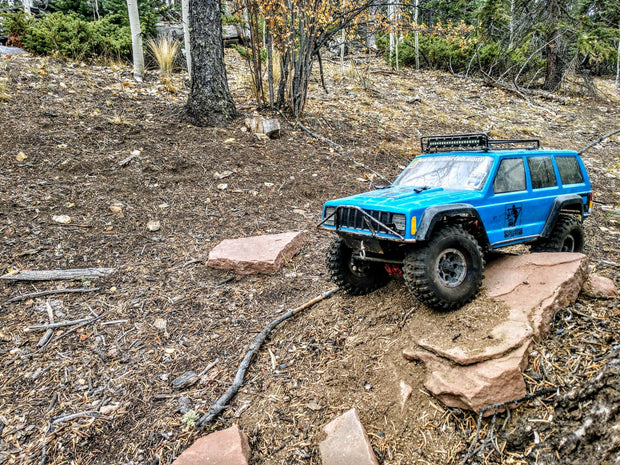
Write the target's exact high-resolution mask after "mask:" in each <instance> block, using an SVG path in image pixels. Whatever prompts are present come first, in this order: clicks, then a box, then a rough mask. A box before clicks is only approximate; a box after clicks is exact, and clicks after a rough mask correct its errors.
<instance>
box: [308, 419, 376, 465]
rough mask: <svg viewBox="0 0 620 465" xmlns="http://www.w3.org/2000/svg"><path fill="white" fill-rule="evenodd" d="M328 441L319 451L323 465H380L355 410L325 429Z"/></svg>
mask: <svg viewBox="0 0 620 465" xmlns="http://www.w3.org/2000/svg"><path fill="white" fill-rule="evenodd" d="M323 430H324V431H325V432H326V433H327V439H325V440H324V441H321V443H320V444H319V449H320V451H321V459H322V463H323V465H351V464H355V465H379V462H378V461H377V458H376V457H375V453H374V452H373V450H372V447H371V445H370V441H369V439H368V434H366V430H365V429H364V426H363V425H362V423H361V421H360V417H359V415H358V413H357V410H356V409H355V408H352V409H351V410H349V411H347V412H345V413H343V414H342V415H340V416H339V417H338V418H336V419H334V420H332V421H331V422H330V423H328V424H327V425H325V426H324V427H323Z"/></svg>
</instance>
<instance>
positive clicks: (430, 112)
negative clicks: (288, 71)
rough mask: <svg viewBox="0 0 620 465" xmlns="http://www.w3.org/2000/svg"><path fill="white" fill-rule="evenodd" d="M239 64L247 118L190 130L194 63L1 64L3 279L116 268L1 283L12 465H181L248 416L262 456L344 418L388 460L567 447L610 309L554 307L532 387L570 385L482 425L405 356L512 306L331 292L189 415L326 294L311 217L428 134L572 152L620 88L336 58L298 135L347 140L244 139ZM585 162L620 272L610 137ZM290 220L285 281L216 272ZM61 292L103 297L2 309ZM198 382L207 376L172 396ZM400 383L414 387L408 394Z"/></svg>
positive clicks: (610, 328)
mask: <svg viewBox="0 0 620 465" xmlns="http://www.w3.org/2000/svg"><path fill="white" fill-rule="evenodd" d="M227 61H228V70H229V79H230V82H231V88H232V91H233V94H234V97H235V100H236V102H237V105H238V109H239V111H240V112H241V114H242V116H241V117H240V118H239V119H237V120H236V121H234V122H233V123H232V124H231V125H230V126H228V127H225V128H197V127H192V126H189V125H187V124H186V123H184V122H183V121H182V119H181V118H180V114H181V110H182V105H183V103H184V101H185V99H186V96H187V83H186V82H185V81H184V76H183V75H181V74H178V75H175V76H174V78H173V79H171V80H162V79H159V78H158V76H157V74H156V72H154V71H153V72H152V73H151V74H150V75H149V76H148V78H147V80H146V81H145V82H144V83H141V84H138V83H135V82H133V81H132V80H131V79H130V73H129V71H130V70H129V69H128V68H126V67H120V66H112V67H102V66H87V65H81V64H75V63H67V62H62V61H58V60H52V59H40V58H25V57H0V241H1V242H0V243H1V247H0V274H5V273H9V272H11V271H15V270H45V269H65V268H84V267H108V268H114V270H115V272H114V273H113V274H112V275H111V276H109V277H106V278H102V279H93V280H89V281H83V282H49V281H48V282H28V283H24V282H21V283H14V282H9V281H1V282H0V305H1V307H0V355H1V357H0V366H1V371H0V464H13V463H49V464H63V463H72V464H104V463H105V464H107V463H119V464H127V465H128V464H136V465H137V464H149V465H155V464H159V463H161V464H169V463H171V462H172V461H173V460H174V459H175V458H176V457H177V456H178V455H179V454H180V453H181V452H182V451H183V450H184V449H185V448H186V447H188V446H189V445H190V444H191V443H192V442H193V441H194V440H196V439H197V438H198V437H200V436H201V435H204V434H207V433H209V432H212V431H214V430H217V429H221V428H224V427H228V426H230V425H232V424H234V423H238V424H239V425H240V426H241V428H242V429H243V430H244V431H245V433H246V434H247V435H248V436H249V439H250V443H251V446H252V457H251V463H252V464H272V463H274V464H275V463H277V464H297V463H298V464H317V463H320V456H319V451H318V443H319V442H320V440H321V439H322V438H323V437H324V433H323V432H322V426H323V425H325V424H326V423H327V422H328V421H330V420H331V419H332V418H334V417H335V416H337V415H339V414H341V413H343V412H344V411H346V410H348V409H349V408H351V407H356V408H357V409H358V411H359V412H360V416H361V419H362V422H363V423H364V426H365V427H366V429H367V431H368V434H369V437H370V440H371V442H372V446H373V448H374V450H375V453H376V455H377V457H378V459H379V462H380V463H383V464H417V463H420V464H439V463H441V464H453V463H454V464H456V463H461V462H462V461H463V460H464V459H465V458H466V453H467V451H468V450H469V449H470V446H471V450H472V451H474V450H476V448H477V449H478V450H477V452H476V454H475V455H472V454H469V455H470V456H471V457H469V458H467V461H468V463H485V462H487V463H506V464H519V463H536V460H537V457H538V456H539V455H540V454H543V455H544V456H545V457H551V458H549V460H553V459H554V455H553V453H551V454H549V453H548V452H549V450H552V449H550V447H551V446H549V447H547V443H546V442H545V440H546V439H547V437H550V436H551V433H552V432H553V428H551V429H549V428H548V425H549V424H553V421H554V415H555V410H554V409H555V407H554V402H555V400H556V397H557V393H560V395H563V394H565V393H566V392H569V391H570V389H571V388H573V387H576V386H579V385H581V384H582V383H587V382H589V380H590V379H592V378H593V377H594V376H595V375H596V374H597V373H598V372H599V371H600V370H601V369H602V367H604V366H605V364H606V361H607V357H608V355H609V354H611V353H613V350H614V348H616V347H617V346H618V344H619V343H620V341H619V336H618V335H619V334H620V332H619V331H620V323H619V320H618V316H619V313H620V309H618V301H617V300H611V301H605V300H600V301H599V300H591V299H587V298H585V297H582V298H580V300H579V301H578V302H577V303H576V304H575V305H573V306H571V307H570V308H567V309H564V310H561V311H560V312H558V314H557V315H556V319H555V322H554V329H553V331H552V333H551V334H550V336H549V337H548V338H547V339H545V340H543V341H539V342H538V343H537V344H536V347H535V350H533V352H532V353H531V354H530V367H529V368H528V370H527V371H526V374H525V375H526V381H527V384H528V389H529V392H531V393H534V392H537V391H539V390H540V389H543V388H556V387H557V390H556V391H555V392H554V393H547V394H546V395H544V396H538V397H536V398H535V399H533V400H532V401H530V402H527V403H524V404H523V405H522V406H521V407H519V408H518V409H516V410H513V411H512V412H511V413H505V414H501V415H499V416H498V417H497V418H496V419H494V420H492V421H491V420H485V421H484V422H482V423H481V428H480V431H479V434H478V435H476V429H477V428H476V426H477V425H476V422H477V415H474V414H471V413H468V412H463V411H459V410H454V409H446V408H445V407H443V406H442V405H441V404H440V403H439V402H438V401H436V400H433V399H432V398H431V397H430V395H429V394H428V393H427V392H426V391H425V390H424V388H423V386H422V382H423V379H424V368H423V367H422V366H421V365H420V364H417V363H412V362H408V361H406V360H405V359H404V358H403V357H402V349H403V348H405V347H407V346H408V344H409V341H410V339H411V334H420V333H423V332H425V331H432V330H433V328H436V327H442V328H445V330H446V332H450V334H452V333H454V334H455V333H457V332H461V333H463V338H466V337H468V335H469V337H473V336H472V335H475V334H478V332H480V331H482V330H481V329H480V327H481V325H482V326H484V325H485V324H487V325H489V324H491V323H492V321H493V320H494V319H495V318H496V315H495V314H494V312H493V311H491V312H489V307H488V305H485V303H484V297H483V298H482V300H479V301H475V302H473V303H472V304H469V305H468V306H466V307H464V308H463V309H460V310H458V311H456V312H452V313H438V312H434V311H431V310H429V309H427V308H425V307H423V306H421V305H420V304H418V303H417V302H416V301H415V299H413V298H412V297H411V296H410V295H409V294H408V293H407V291H406V289H405V287H404V285H403V283H402V281H400V280H398V279H395V280H394V281H392V282H391V283H390V284H389V285H388V286H386V287H385V288H383V289H380V290H378V291H376V292H374V293H372V294H370V295H367V296H362V297H351V296H348V295H344V294H341V293H338V294H336V295H335V296H334V297H332V298H330V299H328V300H325V301H323V302H321V303H319V304H317V305H316V306H314V307H313V308H311V309H309V310H307V311H305V312H304V313H303V314H301V315H299V316H298V317H296V318H294V319H292V320H289V321H288V322H286V323H284V324H283V325H282V326H281V327H279V328H278V329H276V330H275V331H274V333H273V334H272V336H271V338H270V339H269V340H268V341H267V343H266V344H265V345H264V346H263V348H262V349H261V351H260V352H259V354H258V356H257V357H256V358H255V360H254V362H253V364H252V367H251V369H250V371H249V373H248V375H247V377H246V381H245V383H244V385H243V387H242V388H241V390H240V392H239V394H238V395H237V397H235V399H234V400H233V401H232V403H231V405H230V408H229V409H227V410H226V411H225V412H224V413H223V414H222V415H221V416H220V417H219V418H218V419H217V421H216V422H215V423H213V424H209V425H207V426H206V427H205V428H204V429H203V430H201V431H196V430H195V429H194V427H193V421H195V419H196V418H197V415H201V414H203V413H204V412H205V411H206V410H207V409H208V408H209V406H210V405H211V403H212V402H214V401H215V400H216V399H217V398H218V397H219V396H220V395H221V394H222V393H223V392H224V391H225V390H226V389H227V388H228V387H229V385H230V383H231V382H232V379H233V377H234V374H235V371H236V368H237V365H238V363H239V362H240V360H241V359H242V357H243V356H244V354H245V352H246V350H247V347H248V345H249V343H250V342H251V340H252V338H253V337H254V336H255V335H256V334H257V333H258V332H260V331H261V330H262V329H263V328H264V327H265V326H266V324H267V323H268V322H270V321H271V320H273V319H274V318H276V317H277V316H279V315H280V314H281V313H282V312H284V311H287V310H290V309H292V308H294V307H297V306H299V305H301V304H303V303H304V302H306V301H308V300H310V299H311V298H313V297H315V296H317V295H319V294H320V293H322V292H324V291H326V290H328V289H330V288H332V287H333V285H332V284H331V283H329V282H328V280H327V278H326V272H325V267H324V255H325V251H326V248H327V245H328V243H329V241H330V239H331V237H330V236H329V235H328V234H325V233H322V232H319V231H318V230H316V228H315V225H316V224H317V223H318V220H319V217H320V211H321V206H322V204H323V202H324V201H326V200H327V199H330V198H334V197H341V196H344V195H349V194H353V193H357V192H361V191H364V190H369V189H371V186H370V181H372V180H373V179H375V177H376V176H375V174H374V173H375V172H376V173H379V174H381V175H382V176H384V177H386V178H388V179H394V177H395V176H396V175H397V174H398V173H399V172H400V171H401V170H402V168H403V167H404V166H405V165H406V164H407V163H408V162H409V161H410V159H411V158H412V157H413V156H414V155H416V154H417V153H419V143H418V137H419V136H420V135H429V134H441V133H469V132H489V133H490V134H491V135H492V136H494V137H498V138H501V137H504V138H510V137H538V138H540V139H541V141H542V143H543V146H545V147H548V148H559V149H576V150H579V149H581V148H582V147H584V146H585V145H586V144H588V143H589V142H590V141H592V140H594V139H596V138H597V137H598V136H600V135H602V134H604V133H606V132H608V131H611V130H613V129H616V128H617V126H618V122H619V121H620V96H619V95H618V93H617V92H616V91H615V90H614V89H613V86H612V84H613V83H612V82H611V81H600V82H598V85H599V87H600V89H601V90H602V92H603V93H604V95H603V96H602V97H601V98H600V99H598V100H595V99H592V98H589V97H582V96H573V95H566V96H565V99H566V100H565V101H563V102H561V101H556V100H543V99H540V98H533V97H532V98H529V99H524V98H523V97H522V96H520V95H517V94H512V93H509V92H506V91H504V90H501V89H498V88H496V87H493V86H487V85H482V84H479V83H476V82H473V81H469V80H466V79H461V78H457V77H453V76H451V75H448V74H445V73H439V72H419V73H416V72H414V71H411V70H404V71H400V72H398V73H397V72H394V71H392V70H391V69H389V68H388V67H386V66H385V64H384V63H382V62H381V61H379V60H376V59H372V60H369V61H365V62H363V63H362V62H360V63H358V64H356V65H353V66H351V65H348V66H347V67H346V69H344V70H342V69H340V66H339V65H338V64H336V63H327V86H328V90H329V93H326V92H325V91H324V90H323V89H322V88H321V87H319V84H318V76H315V82H313V84H312V89H311V92H310V97H309V102H308V107H307V110H306V115H305V125H306V126H307V127H308V128H310V129H311V130H312V131H314V132H316V133H318V134H321V135H322V136H324V137H327V138H329V139H330V140H331V141H333V142H334V143H336V144H338V146H339V147H340V149H339V151H336V150H334V148H333V146H332V145H330V144H328V143H326V142H325V141H320V140H317V139H315V138H313V137H311V136H310V135H309V134H308V133H306V132H304V131H303V130H301V129H300V128H298V127H294V126H293V125H291V124H289V123H288V122H287V121H286V120H285V119H284V118H282V117H281V116H280V115H278V117H279V118H280V119H281V122H282V129H283V131H282V138H281V139H279V140H268V141H263V140H258V139H257V138H256V137H255V136H254V135H253V134H250V133H249V132H247V131H246V130H245V129H244V123H243V119H244V117H245V116H251V115H252V113H253V112H254V110H255V108H254V105H253V103H252V99H251V94H250V90H249V88H250V80H249V78H248V77H247V73H246V69H245V64H244V63H243V62H242V61H240V59H239V58H238V57H237V56H235V55H234V54H232V53H231V54H230V55H228V56H227ZM339 152H341V153H339ZM584 159H585V162H586V164H587V165H588V168H589V172H590V176H591V178H592V182H593V186H594V191H595V192H596V197H595V200H596V204H595V209H594V213H593V215H592V217H591V218H590V219H588V221H587V222H586V232H587V236H588V241H587V248H586V252H587V254H588V256H589V258H590V265H591V268H592V270H593V271H595V272H597V273H599V274H601V275H604V276H607V277H610V278H612V279H613V280H614V281H615V283H616V284H617V285H618V284H620V274H619V273H618V271H619V267H620V251H619V250H618V246H617V243H618V239H619V234H620V228H619V227H618V223H617V222H616V221H617V220H616V217H614V215H613V214H612V213H610V211H611V210H613V209H614V208H618V204H619V203H620V184H619V181H618V180H619V178H620V144H619V139H618V136H616V137H615V138H612V139H611V140H606V141H604V142H602V143H600V144H598V145H597V146H595V147H594V148H593V149H592V150H589V151H588V152H586V154H585V156H584ZM603 207H605V210H603ZM67 217H68V218H67ZM155 222H159V224H158V227H157V225H156V223H155ZM292 230H305V231H306V235H305V243H304V246H303V249H302V250H301V252H300V253H299V254H298V255H297V256H295V257H294V258H293V259H292V260H290V261H289V262H288V263H287V264H286V265H285V267H284V268H283V269H282V270H281V271H279V272H278V273H276V274H274V275H271V276H236V275H234V274H232V273H230V272H223V271H218V270H213V269H210V268H208V267H207V266H206V260H207V256H208V253H209V251H210V250H211V249H212V247H214V246H215V245H216V244H218V243H219V242H220V241H221V240H223V239H227V238H238V237H243V236H249V235H257V234H267V233H280V232H285V231H292ZM518 252H519V253H521V252H527V250H523V249H521V250H519V251H518ZM64 287H75V288H96V290H95V291H93V292H89V293H75V294H58V295H50V296H46V297H38V298H30V299H23V300H17V301H13V302H7V301H8V300H9V299H11V298H14V297H18V296H21V295H24V294H27V293H32V292H38V291H43V290H51V289H56V288H64ZM481 302H482V303H481ZM491 310H492V309H491ZM48 311H51V312H53V314H54V318H55V320H56V321H67V320H77V319H80V318H89V317H95V316H96V317H99V319H97V320H96V321H92V322H90V323H88V324H85V325H83V326H81V327H76V326H75V325H74V326H69V327H63V328H58V329H56V330H55V331H54V332H53V335H52V339H51V342H50V343H49V344H47V345H46V346H44V347H38V343H39V340H40V339H41V337H42V335H43V334H44V332H43V331H26V330H25V328H26V327H28V326H32V325H38V324H47V323H49V318H48ZM499 311H502V309H499ZM188 371H194V372H195V373H197V374H198V375H199V376H198V377H197V378H196V382H195V383H194V384H192V385H190V386H184V387H182V388H181V389H177V388H175V387H174V384H173V380H175V379H176V378H177V377H179V376H180V375H183V374H184V373H186V372H188ZM401 381H405V382H407V383H408V384H410V385H411V386H412V387H413V394H412V397H411V398H410V400H409V401H408V402H407V403H406V404H405V405H404V406H401V403H400V398H399V392H400V382H401ZM560 407H561V406H560ZM561 411H562V410H561V408H560V409H559V411H558V414H561ZM72 414H75V415H73V416H69V417H67V415H72ZM614 415H615V414H614ZM611 418H612V420H611V421H615V420H614V418H617V416H612V417H611ZM578 422H579V420H578V419H575V420H574V421H572V422H571V421H569V420H567V422H566V425H568V426H567V428H568V429H569V430H570V428H572V427H573V426H574V428H573V429H577V427H578V426H579V425H578ZM524 425H529V426H530V429H527V428H524ZM540 425H545V428H539V429H540V433H539V432H538V429H537V428H538V426H540ZM556 430H557V428H556ZM533 431H534V432H535V434H534V432H533ZM567 431H568V430H567ZM517 433H519V434H520V436H519V438H520V439H519V440H517V439H515V437H517V436H516V435H517ZM485 438H486V440H484V441H483V439H485ZM511 438H512V439H511ZM475 439H477V441H476V440H475ZM548 444H552V443H551V442H549V443H548ZM553 444H555V443H553ZM613 447H615V446H613V441H612V445H611V446H609V447H607V449H606V450H611V452H610V453H609V454H611V455H609V454H608V455H609V457H611V459H609V462H608V463H615V462H613V461H612V460H613V457H614V455H613ZM610 448H611V449H610ZM573 452H574V451H573ZM545 454H546V455H545ZM615 457H617V455H616V456H615ZM556 458H557V459H558V463H568V462H567V461H564V462H561V461H560V455H559V453H557V454H556ZM575 460H576V459H575ZM606 460H607V459H606ZM546 463H552V462H546ZM576 463H585V462H576Z"/></svg>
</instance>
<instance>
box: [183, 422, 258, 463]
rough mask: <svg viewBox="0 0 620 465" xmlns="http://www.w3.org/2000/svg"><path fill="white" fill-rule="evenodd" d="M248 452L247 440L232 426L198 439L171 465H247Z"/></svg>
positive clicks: (237, 428)
mask: <svg viewBox="0 0 620 465" xmlns="http://www.w3.org/2000/svg"><path fill="white" fill-rule="evenodd" d="M250 452H251V451H250V445H249V443H248V438H247V437H246V435H245V434H244V433H243V431H241V430H240V429H239V426H237V425H233V426H231V427H230V428H228V429H224V430H220V431H216V432H215V433H211V434H209V435H208V436H203V437H202V438H200V439H198V440H197V441H196V442H195V443H194V444H192V445H191V446H190V447H189V448H187V449H185V451H184V452H183V453H182V454H181V455H180V456H179V457H178V458H177V459H176V460H175V461H174V462H172V465H247V464H248V460H249V458H250Z"/></svg>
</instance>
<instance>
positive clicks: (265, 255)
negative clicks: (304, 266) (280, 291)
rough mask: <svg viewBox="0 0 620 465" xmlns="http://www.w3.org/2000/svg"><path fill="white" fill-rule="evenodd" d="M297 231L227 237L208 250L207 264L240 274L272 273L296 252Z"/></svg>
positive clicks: (298, 244) (299, 240)
mask: <svg viewBox="0 0 620 465" xmlns="http://www.w3.org/2000/svg"><path fill="white" fill-rule="evenodd" d="M302 243H303V233H302V232H300V231H295V232H288V233H281V234H270V235H265V236H253V237H246V238H241V239H226V240H224V241H222V242H221V243H220V244H219V245H217V246H216V247H215V248H213V250H211V252H209V260H208V262H207V264H208V266H210V267H212V268H218V269H222V270H231V269H232V270H234V271H236V272H237V273H239V274H254V273H275V272H276V271H278V270H279V269H280V268H281V267H282V265H283V264H284V262H286V261H287V260H290V259H291V258H292V257H293V256H294V255H295V254H296V253H298V252H299V250H300V249H301V246H302Z"/></svg>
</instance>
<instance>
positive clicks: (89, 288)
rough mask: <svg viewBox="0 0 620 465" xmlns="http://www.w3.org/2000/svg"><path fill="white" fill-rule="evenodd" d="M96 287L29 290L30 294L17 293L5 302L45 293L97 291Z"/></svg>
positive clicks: (30, 297) (41, 295)
mask: <svg viewBox="0 0 620 465" xmlns="http://www.w3.org/2000/svg"><path fill="white" fill-rule="evenodd" d="M98 290H99V288H98V287H78V288H71V287H70V288H65V289H52V290H49V291H41V292H31V293H30V294H23V295H18V296H15V297H11V298H10V299H9V300H7V301H6V302H5V303H7V304H10V303H11V302H19V301H20V300H26V299H34V298H35V297H43V296H46V295H56V294H73V293H80V294H81V293H85V292H95V291H98Z"/></svg>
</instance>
